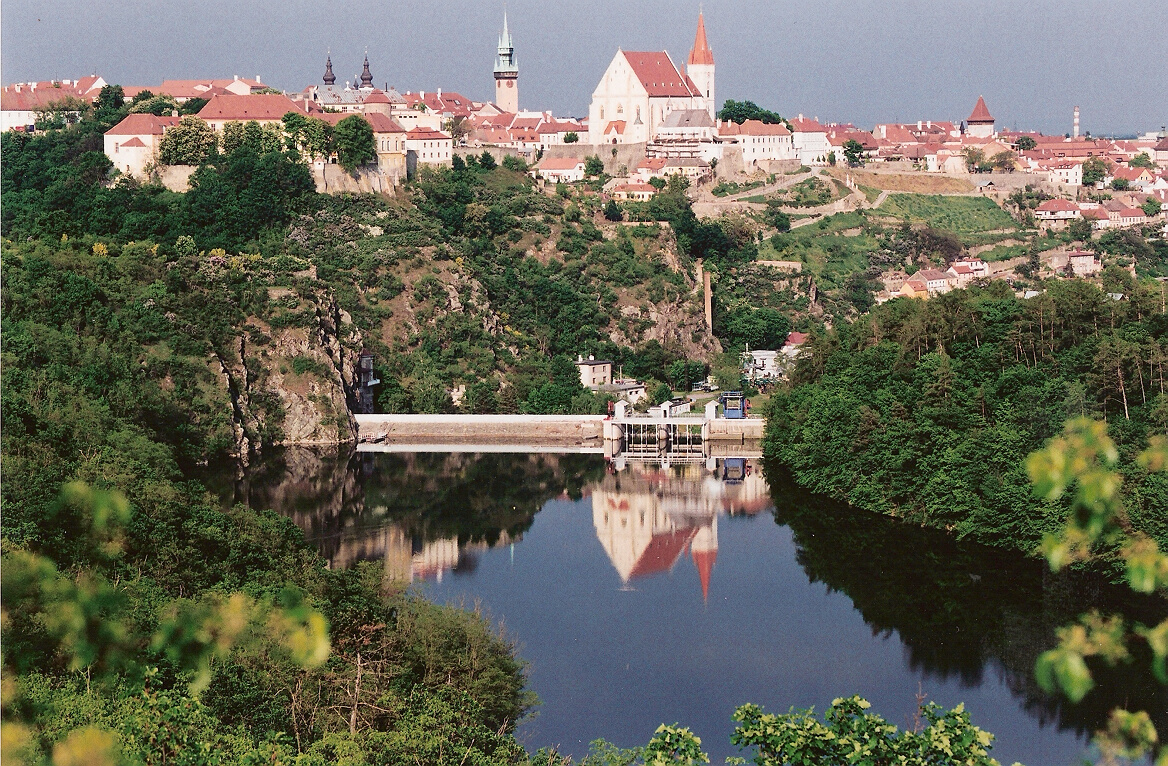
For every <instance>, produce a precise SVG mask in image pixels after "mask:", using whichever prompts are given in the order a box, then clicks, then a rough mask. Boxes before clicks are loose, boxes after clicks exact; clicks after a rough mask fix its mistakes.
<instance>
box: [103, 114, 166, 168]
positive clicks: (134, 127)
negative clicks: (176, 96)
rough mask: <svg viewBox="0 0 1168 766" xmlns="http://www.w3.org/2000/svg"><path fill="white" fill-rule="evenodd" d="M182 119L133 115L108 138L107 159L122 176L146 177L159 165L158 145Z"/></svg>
mask: <svg viewBox="0 0 1168 766" xmlns="http://www.w3.org/2000/svg"><path fill="white" fill-rule="evenodd" d="M178 121H179V118H178V117H155V116H154V115H152V114H130V115H127V116H126V118H125V119H124V120H122V121H121V122H119V123H118V124H117V125H114V126H113V127H112V128H110V129H109V130H108V131H106V134H105V155H106V156H107V157H109V158H110V162H112V163H113V164H114V167H115V168H117V169H118V170H119V171H121V172H122V173H125V174H126V175H130V176H138V177H142V176H144V175H145V174H146V173H145V171H146V166H147V165H150V164H152V163H154V162H156V161H157V159H158V144H159V143H160V142H161V141H162V136H163V134H164V133H165V132H166V131H167V130H168V129H170V128H173V127H174V126H175V125H178Z"/></svg>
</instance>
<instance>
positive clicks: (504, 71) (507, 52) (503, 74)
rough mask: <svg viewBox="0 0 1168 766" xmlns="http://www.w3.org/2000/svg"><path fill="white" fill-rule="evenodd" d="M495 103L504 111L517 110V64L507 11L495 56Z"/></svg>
mask: <svg viewBox="0 0 1168 766" xmlns="http://www.w3.org/2000/svg"><path fill="white" fill-rule="evenodd" d="M495 105H496V106H498V107H499V108H500V109H502V110H503V111H504V112H518V111H519V65H518V64H516V63H515V45H514V44H513V43H512V42H511V32H510V30H509V29H508V28H507V12H506V11H504V12H503V34H501V35H499V50H498V54H497V55H496V56H495Z"/></svg>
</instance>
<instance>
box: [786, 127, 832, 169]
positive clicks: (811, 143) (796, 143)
mask: <svg viewBox="0 0 1168 766" xmlns="http://www.w3.org/2000/svg"><path fill="white" fill-rule="evenodd" d="M791 127H792V128H793V129H794V130H793V132H792V134H791V144H792V146H793V148H794V150H795V158H796V159H798V160H799V162H801V163H802V164H804V165H807V166H814V165H826V164H827V155H828V154H830V153H831V151H832V148H831V141H829V140H828V139H827V128H826V127H824V126H823V125H820V124H819V122H818V121H817V120H808V119H804V117H803V115H799V116H798V117H797V118H796V119H794V120H791Z"/></svg>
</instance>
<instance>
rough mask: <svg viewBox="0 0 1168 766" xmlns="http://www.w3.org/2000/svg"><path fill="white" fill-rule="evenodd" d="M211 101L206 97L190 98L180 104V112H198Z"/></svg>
mask: <svg viewBox="0 0 1168 766" xmlns="http://www.w3.org/2000/svg"><path fill="white" fill-rule="evenodd" d="M209 102H210V99H206V98H188V99H187V100H186V101H184V102H182V103H181V104H179V105H178V113H179V114H180V115H187V114H198V113H199V112H201V111H203V107H204V106H206V105H207V104H208V103H209Z"/></svg>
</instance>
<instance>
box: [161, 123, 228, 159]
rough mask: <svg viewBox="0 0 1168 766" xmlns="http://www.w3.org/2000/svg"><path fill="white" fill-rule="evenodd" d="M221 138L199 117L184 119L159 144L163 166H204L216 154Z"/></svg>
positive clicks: (167, 132)
mask: <svg viewBox="0 0 1168 766" xmlns="http://www.w3.org/2000/svg"><path fill="white" fill-rule="evenodd" d="M218 143H219V138H218V136H217V135H216V133H215V129H214V128H212V127H211V126H210V125H208V124H207V123H205V122H203V121H202V120H200V119H199V118H198V117H192V116H188V117H183V118H182V119H181V120H179V123H178V125H175V126H174V127H173V128H171V129H170V130H168V131H166V134H165V135H163V136H162V140H161V141H160V142H159V143H158V161H159V162H161V163H162V164H163V165H202V164H203V163H204V162H206V161H207V159H208V158H209V157H210V156H211V155H212V154H214V153H215V147H216V146H217V145H218Z"/></svg>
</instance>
